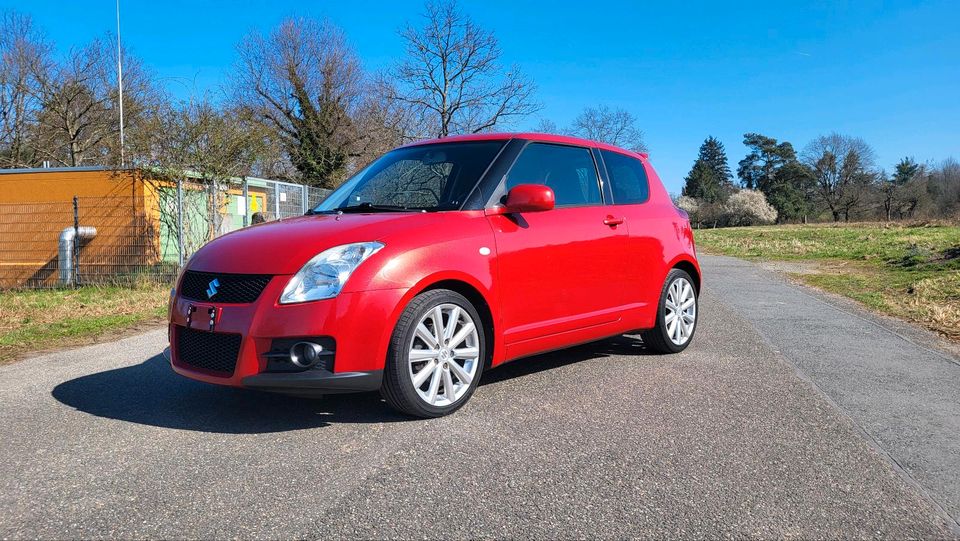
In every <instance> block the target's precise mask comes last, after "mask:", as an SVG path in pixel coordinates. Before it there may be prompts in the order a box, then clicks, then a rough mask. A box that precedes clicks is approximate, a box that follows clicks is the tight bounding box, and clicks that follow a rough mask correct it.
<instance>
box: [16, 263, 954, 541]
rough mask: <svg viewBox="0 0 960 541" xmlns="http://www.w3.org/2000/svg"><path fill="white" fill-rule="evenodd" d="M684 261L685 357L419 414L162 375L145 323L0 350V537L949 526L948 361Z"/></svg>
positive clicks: (619, 353)
mask: <svg viewBox="0 0 960 541" xmlns="http://www.w3.org/2000/svg"><path fill="white" fill-rule="evenodd" d="M705 269H706V270H705V272H706V274H707V277H708V278H707V279H708V286H707V288H706V290H705V292H704V295H703V297H702V318H703V319H702V324H701V327H700V329H699V330H698V334H697V337H696V343H695V344H694V345H693V346H691V348H690V349H688V351H687V352H685V353H684V354H681V355H675V356H656V355H648V354H647V352H646V351H645V350H644V349H643V347H642V346H641V344H640V343H639V341H638V340H637V339H635V338H633V337H622V338H618V339H615V340H609V341H605V342H600V343H597V344H591V345H587V346H582V347H579V348H575V349H571V350H566V351H562V352H557V353H553V354H550V355H544V356H540V357H536V358H532V359H527V360H523V361H518V362H516V363H514V364H512V365H509V366H507V367H504V368H500V369H497V370H495V371H492V372H489V373H488V374H487V375H486V377H485V378H484V380H485V381H484V385H483V386H482V387H481V388H480V389H478V391H477V393H476V394H475V395H474V397H473V399H472V400H471V402H470V403H469V404H468V405H467V406H466V407H464V408H463V409H462V410H461V411H460V412H458V413H457V414H456V415H454V416H452V417H448V418H444V419H437V420H431V421H411V420H408V419H405V418H403V417H400V416H398V415H395V414H393V413H391V412H390V411H389V410H387V409H386V407H385V406H384V405H383V404H382V402H381V401H380V400H379V398H378V397H377V396H376V395H375V394H370V395H359V396H338V397H330V398H327V399H324V400H320V401H310V400H303V399H295V398H287V397H282V396H272V395H264V394H257V393H252V392H243V391H235V390H230V389H223V388H218V387H211V386H206V385H203V384H199V383H196V382H192V381H189V380H186V379H183V378H180V377H178V376H175V375H174V374H172V373H171V372H170V371H169V369H168V367H166V366H165V365H164V362H163V360H162V358H161V357H159V355H158V354H159V352H160V350H161V349H162V347H163V345H164V340H165V332H164V331H156V332H150V333H147V334H143V335H140V336H136V337H132V338H128V339H125V340H121V341H119V342H115V343H110V344H100V345H96V346H91V347H87V348H82V349H77V350H72V351H66V352H63V353H58V354H55V355H47V356H44V357H38V358H34V359H29V360H26V361H23V362H20V363H17V364H14V365H11V366H6V367H2V368H0V456H2V457H3V460H2V461H0V537H4V538H7V537H16V538H20V537H45V538H65V537H113V538H116V537H260V538H263V537H268V538H281V537H282V538H289V537H304V538H329V537H364V538H366V537H396V538H410V537H432V538H450V537H468V536H469V537H520V536H523V537H535V538H558V537H567V538H568V537H616V538H621V537H626V536H634V537H635V536H646V537H662V536H687V537H718V536H738V537H744V536H754V537H774V536H776V537H780V536H792V537H797V536H802V537H831V538H832V537H838V536H845V537H895V538H901V537H926V538H945V537H951V538H952V537H957V536H958V535H960V528H958V527H957V525H956V523H955V522H953V520H952V519H950V518H949V517H948V515H947V513H945V512H944V511H943V509H946V510H947V511H949V512H951V513H954V516H956V512H955V504H956V501H957V500H956V494H957V491H956V485H955V483H956V480H957V476H958V474H960V470H958V468H957V464H956V462H955V460H954V459H955V457H956V455H955V453H956V443H955V442H954V441H952V440H951V438H956V437H957V436H956V434H957V430H956V422H957V416H956V415H954V413H953V410H952V408H956V407H957V402H958V401H957V400H956V394H953V395H951V394H950V389H956V388H957V387H958V383H960V375H958V372H957V370H958V368H960V367H958V366H957V365H955V364H951V362H950V361H949V360H947V359H946V358H943V359H941V360H937V359H938V357H936V354H934V353H932V352H925V351H924V350H922V349H920V348H918V347H917V346H916V345H913V344H911V343H910V342H904V341H903V339H901V338H898V337H897V336H895V335H892V334H890V332H889V331H886V330H884V329H882V328H878V327H875V326H873V325H872V324H867V323H864V322H863V321H862V320H859V319H857V318H856V317H853V316H851V317H852V320H855V321H859V322H860V323H856V324H855V323H843V324H841V323H839V322H838V323H833V324H825V323H823V321H824V320H823V319H822V318H824V317H834V316H830V315H823V314H830V313H832V312H831V310H834V309H833V308H830V307H829V306H827V305H824V304H823V303H822V301H821V300H820V299H819V298H818V297H815V296H814V297H811V296H807V295H806V294H803V293H795V292H797V291H800V290H799V289H797V288H795V287H794V286H790V285H788V284H786V283H785V282H783V281H781V280H779V279H777V278H776V277H774V276H771V275H768V274H766V273H764V272H761V271H758V270H757V269H756V268H755V267H753V266H751V265H749V264H743V263H740V262H736V261H732V260H726V259H715V258H707V259H705ZM744 280H748V281H749V282H748V283H744V282H743V281H744ZM748 286H749V287H748ZM760 287H762V288H764V289H763V292H764V294H763V298H764V299H766V300H765V301H764V302H774V303H776V302H781V301H782V302H789V303H790V305H789V310H786V309H783V308H780V309H779V310H777V309H773V310H771V309H770V307H767V308H763V310H767V312H763V311H762V310H761V308H762V307H763V306H765V305H764V304H763V303H761V302H760V301H750V300H749V299H747V298H746V297H747V295H749V294H750V293H751V291H750V288H753V291H754V292H755V291H756V288H760ZM774 299H777V300H774ZM751 302H753V303H754V304H751ZM776 306H781V305H776ZM844 310H846V308H844ZM818 313H819V315H816V314H818ZM837 313H838V314H844V312H837ZM854 313H855V314H859V312H858V311H857V312H854ZM764 314H766V316H765V315H764ZM787 314H796V316H792V315H787ZM836 317H839V316H836ZM840 319H842V318H840ZM771 321H775V322H776V323H771ZM860 324H863V325H864V326H865V327H864V329H866V330H869V332H870V334H866V333H865V332H864V333H861V332H860V330H858V329H857V328H853V327H847V326H846V325H851V326H852V325H860ZM868 327H869V329H867V328H868ZM804 328H807V329H808V331H807V332H806V333H803V329H804ZM801 335H802V336H801ZM790 336H793V337H794V338H795V339H793V340H791V339H790ZM830 336H836V338H837V340H833V341H828V338H829V337H830ZM811 337H815V338H811ZM797 338H804V340H802V341H801V340H797ZM901 342H903V343H901ZM813 344H818V345H816V346H815V345H813ZM871 344H873V346H871ZM803 348H810V349H808V350H806V351H805V350H804V349H803ZM865 348H866V349H865ZM842 352H846V354H845V356H843V355H842ZM807 355H813V356H814V357H813V358H812V359H811V358H808V357H807ZM841 357H845V358H841ZM860 357H869V359H870V361H869V362H872V363H874V364H873V365H872V369H873V370H875V372H872V373H871V372H870V369H871V366H870V365H863V364H861V363H865V362H867V361H865V360H862V359H861V360H858V361H856V362H846V361H847V360H849V359H850V358H860ZM838 359H839V360H841V361H844V363H842V364H843V366H840V367H838V366H836V365H837V362H838ZM938 379H939V383H938V384H937V385H934V386H932V387H925V385H927V384H928V383H931V382H933V381H934V380H938ZM892 381H899V382H900V385H901V387H900V388H896V387H895V386H894V385H893V384H892V383H891V382H892ZM894 391H899V392H900V394H899V395H898V398H897V399H896V403H899V404H900V407H899V408H895V407H894V406H895V405H896V404H895V403H891V402H893V401H892V400H891V399H890V396H891V394H890V393H892V392H894ZM953 392H954V393H955V392H956V391H953ZM951 396H952V397H953V399H952V402H950V400H951ZM881 407H883V408H884V409H878V408H881ZM891 412H895V413H891ZM891 457H892V458H891ZM897 462H899V463H900V464H902V465H903V468H900V467H898V466H897ZM914 480H915V482H914ZM937 480H939V481H937Z"/></svg>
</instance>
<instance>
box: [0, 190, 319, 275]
mask: <svg viewBox="0 0 960 541" xmlns="http://www.w3.org/2000/svg"><path fill="white" fill-rule="evenodd" d="M329 193H330V191H329V190H324V189H320V188H313V187H309V186H304V185H300V184H291V183H286V182H278V181H272V180H265V179H256V178H247V179H243V180H241V181H234V182H198V181H194V180H180V181H150V180H141V181H138V184H135V185H134V186H133V188H132V189H131V190H129V191H127V190H123V191H122V195H121V193H120V191H118V193H117V194H115V195H111V196H101V197H83V196H80V197H74V198H73V199H72V200H69V201H54V202H39V203H7V204H0V289H34V288H52V287H68V286H74V285H135V284H142V283H170V282H172V281H173V279H174V278H175V277H176V275H177V273H178V272H179V269H180V267H181V266H182V265H183V264H184V263H185V262H186V261H187V260H188V259H189V258H190V255H192V254H193V253H194V252H195V251H196V250H197V249H199V248H200V247H201V246H202V245H203V244H204V243H206V242H208V241H209V240H211V239H213V238H215V237H217V236H220V235H223V234H226V233H229V232H231V231H235V230H237V229H240V228H243V227H247V226H249V225H252V224H255V223H259V222H263V221H272V220H277V219H285V218H292V217H295V216H301V215H303V214H304V213H305V212H306V211H307V210H308V209H310V208H313V207H314V206H316V205H317V204H319V202H320V201H322V200H323V198H324V197H326V196H327V195H328V194H329Z"/></svg>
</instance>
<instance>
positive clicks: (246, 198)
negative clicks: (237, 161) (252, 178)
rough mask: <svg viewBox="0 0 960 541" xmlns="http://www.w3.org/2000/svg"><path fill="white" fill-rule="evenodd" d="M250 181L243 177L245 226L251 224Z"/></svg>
mask: <svg viewBox="0 0 960 541" xmlns="http://www.w3.org/2000/svg"><path fill="white" fill-rule="evenodd" d="M249 214H250V182H249V181H247V177H243V227H247V226H248V225H250V216H249Z"/></svg>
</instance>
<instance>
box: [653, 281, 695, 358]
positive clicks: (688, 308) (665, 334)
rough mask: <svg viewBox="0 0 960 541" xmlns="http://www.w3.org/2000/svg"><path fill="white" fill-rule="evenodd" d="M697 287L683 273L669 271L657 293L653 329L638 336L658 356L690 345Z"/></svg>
mask: <svg viewBox="0 0 960 541" xmlns="http://www.w3.org/2000/svg"><path fill="white" fill-rule="evenodd" d="M697 315H698V306H697V288H696V287H694V285H693V279H692V278H690V275H689V274H687V273H686V272H685V271H682V270H680V269H671V270H670V273H669V274H667V279H666V280H665V281H664V283H663V289H662V290H661V292H660V303H659V306H658V307H657V323H656V327H654V328H652V329H650V330H647V331H644V332H643V333H642V334H641V337H642V338H643V343H644V344H645V345H646V346H647V347H648V348H650V349H651V350H653V351H656V352H658V353H679V352H681V351H683V350H685V349H687V346H688V345H690V342H691V341H692V340H693V334H694V332H696V330H697Z"/></svg>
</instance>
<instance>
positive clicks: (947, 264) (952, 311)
mask: <svg viewBox="0 0 960 541" xmlns="http://www.w3.org/2000/svg"><path fill="white" fill-rule="evenodd" d="M696 238H697V247H698V248H699V249H701V250H703V251H704V252H707V253H714V254H724V255H731V256H736V257H742V258H746V259H754V260H763V261H782V262H785V264H783V266H782V270H784V271H785V272H787V273H788V274H791V275H792V276H793V277H795V278H797V279H799V280H801V281H803V282H805V283H807V284H810V285H813V286H815V287H819V288H822V289H825V290H827V291H831V292H834V293H839V294H841V295H845V296H847V297H850V298H852V299H855V300H857V301H860V302H861V303H863V304H865V305H867V306H869V307H871V308H873V309H875V310H878V311H880V312H883V313H886V314H889V315H893V316H897V317H900V318H903V319H907V320H910V321H914V322H917V323H919V324H922V325H923V326H925V327H927V328H929V329H932V330H934V331H937V332H939V333H941V334H943V335H945V336H947V337H949V338H951V339H953V340H960V227H958V226H955V225H943V224H940V225H936V224H921V225H904V224H876V223H865V224H844V225H832V224H831V225H793V226H768V227H742V228H725V229H703V230H699V231H697V232H696Z"/></svg>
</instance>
